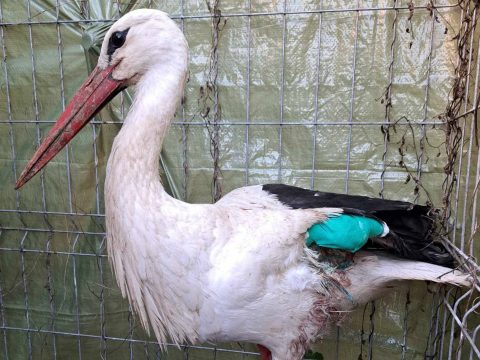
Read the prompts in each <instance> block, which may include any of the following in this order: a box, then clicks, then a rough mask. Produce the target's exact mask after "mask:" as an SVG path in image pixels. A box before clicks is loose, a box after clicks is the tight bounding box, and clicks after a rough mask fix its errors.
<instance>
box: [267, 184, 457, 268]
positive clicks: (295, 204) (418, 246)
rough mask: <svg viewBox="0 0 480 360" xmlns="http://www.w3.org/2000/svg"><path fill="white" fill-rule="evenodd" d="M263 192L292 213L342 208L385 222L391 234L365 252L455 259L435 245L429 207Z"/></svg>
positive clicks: (285, 190)
mask: <svg viewBox="0 0 480 360" xmlns="http://www.w3.org/2000/svg"><path fill="white" fill-rule="evenodd" d="M262 189H263V190H264V191H266V192H268V193H270V194H273V195H275V196H276V197H277V199H278V200H279V201H280V202H282V203H283V204H285V205H286V206H289V207H291V208H292V209H309V208H322V207H336V208H342V209H343V211H344V213H345V214H352V215H362V216H368V217H373V218H376V219H379V220H381V221H383V222H385V223H386V224H387V225H388V227H389V228H390V233H389V234H388V235H387V236H386V237H383V238H377V239H372V243H367V245H366V247H367V248H368V249H374V248H375V247H376V248H378V246H380V247H381V248H382V249H383V250H385V249H387V250H389V251H391V252H393V253H395V254H396V255H398V256H401V257H404V258H408V259H412V260H419V261H425V262H429V263H433V264H438V265H443V266H449V267H452V266H453V265H454V259H453V257H452V255H451V254H450V253H449V252H448V251H447V250H446V248H445V246H444V245H443V244H442V243H440V242H438V241H435V237H436V235H437V234H438V232H437V231H436V217H435V215H434V213H433V211H432V209H431V208H430V207H428V206H422V205H415V204H412V203H409V202H405V201H395V200H384V199H379V198H371V197H367V196H359V195H345V194H335V193H329V192H321V191H313V190H307V189H302V188H299V187H295V186H289V185H283V184H267V185H263V187H262Z"/></svg>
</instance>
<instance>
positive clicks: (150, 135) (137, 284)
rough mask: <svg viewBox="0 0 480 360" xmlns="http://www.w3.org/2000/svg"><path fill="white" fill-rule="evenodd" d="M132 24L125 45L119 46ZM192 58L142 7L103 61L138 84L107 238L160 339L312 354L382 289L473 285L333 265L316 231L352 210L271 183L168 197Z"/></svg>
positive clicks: (411, 269) (439, 276)
mask: <svg viewBox="0 0 480 360" xmlns="http://www.w3.org/2000/svg"><path fill="white" fill-rule="evenodd" d="M126 30H128V34H127V36H126V39H124V40H125V42H124V43H122V44H121V45H120V46H116V45H115V44H113V45H111V43H112V40H109V39H111V37H112V35H113V34H114V33H115V32H118V31H126ZM114 45H115V46H114ZM112 49H113V51H112ZM187 58H188V55H187V44H186V41H185V38H184V36H183V34H182V32H181V31H180V30H179V29H178V28H177V26H176V25H175V23H174V22H173V21H172V20H170V19H169V18H168V16H167V15H166V14H165V13H163V12H160V11H156V10H136V11H132V12H131V13H129V14H127V15H125V16H124V17H122V18H121V19H120V20H118V21H117V22H116V23H115V24H114V25H113V26H112V28H111V29H110V30H109V31H108V33H107V35H106V37H105V41H104V43H103V46H102V50H101V54H100V59H99V62H98V66H97V67H98V68H99V69H100V70H103V69H107V68H112V69H113V70H112V71H111V77H112V78H113V80H115V81H119V82H122V83H123V84H126V85H133V86H134V87H135V100H134V102H133V105H132V107H131V109H130V111H129V113H128V116H127V118H126V119H125V123H124V125H123V127H122V129H121V131H120V132H119V134H118V135H117V137H116V138H115V141H114V144H113V147H112V151H111V155H110V158H109V160H108V168H107V175H106V184H105V208H106V223H107V244H108V254H109V258H110V261H111V264H112V266H113V269H114V272H115V276H116V279H117V282H118V285H119V286H120V289H121V291H122V294H123V296H126V297H128V300H129V302H130V304H131V305H132V307H133V308H134V309H135V312H136V313H137V314H138V316H139V317H140V319H141V322H142V324H143V326H144V327H145V328H146V329H147V330H148V329H149V328H151V329H153V331H154V333H155V336H156V338H157V339H158V341H159V342H160V343H163V342H165V341H166V340H167V338H170V339H171V340H172V341H174V342H176V343H182V342H186V341H188V342H192V343H194V342H203V341H213V342H216V341H247V342H253V343H257V344H261V345H263V346H265V347H267V348H268V349H269V350H270V351H271V353H272V358H273V359H274V360H287V359H288V360H291V359H301V358H302V356H303V354H304V351H305V349H306V347H307V346H308V345H309V344H310V343H311V342H312V341H314V340H315V339H316V338H317V336H318V335H321V334H322V333H323V332H324V331H326V329H327V327H328V325H329V324H330V322H331V321H336V320H338V319H339V317H338V316H337V315H335V314H338V311H345V310H350V309H352V308H353V307H354V306H355V305H357V304H362V303H365V302H367V301H369V300H371V299H373V298H375V297H377V296H378V295H379V294H381V292H382V291H383V290H384V289H385V285H387V284H389V285H391V284H392V283H395V282H396V281H397V280H404V279H417V280H430V281H436V282H444V283H452V284H456V285H466V284H468V278H467V277H466V276H465V275H463V274H460V273H458V272H451V271H450V269H448V268H445V267H441V266H437V265H432V264H427V263H422V262H418V261H409V260H401V259H398V258H394V257H392V256H390V255H382V254H381V253H369V252H364V251H361V252H359V253H357V254H356V255H355V261H354V264H353V265H352V266H350V267H349V268H348V269H346V270H337V271H334V272H333V273H331V274H326V273H325V272H322V270H321V266H319V265H320V264H318V263H317V258H316V257H317V254H316V253H315V252H314V251H313V250H310V249H308V248H306V247H305V245H304V244H305V241H304V240H305V232H306V231H307V229H308V228H309V227H310V226H312V225H313V224H315V223H318V222H322V221H324V220H325V219H326V218H327V217H328V216H335V214H339V213H341V212H342V209H340V208H309V209H292V208H289V207H288V206H286V205H285V204H284V203H282V202H281V201H279V200H278V197H276V196H275V195H272V194H270V193H269V192H267V191H265V190H264V189H263V188H262V187H261V186H250V187H245V188H241V189H238V190H235V191H232V192H231V193H230V194H227V195H226V196H225V197H224V198H222V199H221V200H220V201H219V202H217V203H216V204H213V205H211V204H207V205H193V204H187V203H184V202H181V201H179V200H176V199H174V198H172V197H171V196H170V195H168V194H167V193H166V192H165V190H164V189H163V187H162V185H161V183H160V177H159V154H160V150H161V148H162V141H163V138H164V137H165V135H166V132H167V129H168V126H169V123H170V121H171V119H172V118H173V116H174V113H175V110H176V107H177V104H178V103H179V101H180V99H181V96H182V93H183V88H184V83H185V79H186V74H187ZM37 171H38V170H37ZM444 274H445V275H444ZM264 357H265V358H266V355H264Z"/></svg>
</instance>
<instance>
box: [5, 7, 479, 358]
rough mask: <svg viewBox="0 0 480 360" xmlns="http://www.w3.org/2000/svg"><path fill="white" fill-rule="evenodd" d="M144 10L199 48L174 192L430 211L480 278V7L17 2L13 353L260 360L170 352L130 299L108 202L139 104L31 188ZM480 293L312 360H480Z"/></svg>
mask: <svg viewBox="0 0 480 360" xmlns="http://www.w3.org/2000/svg"><path fill="white" fill-rule="evenodd" d="M138 7H152V8H158V9H162V10H164V11H167V12H168V13H169V14H171V16H172V18H174V19H175V20H176V21H177V22H178V24H179V26H180V27H181V28H182V30H183V31H184V33H185V35H186V37H187V40H188V42H189V46H190V54H191V55H190V63H191V64H190V76H189V77H190V78H189V82H188V84H187V88H186V90H185V100H184V102H183V103H182V106H181V107H180V109H179V110H178V113H177V116H176V119H175V121H174V122H173V126H172V129H171V131H170V133H169V136H168V138H167V140H166V142H167V143H166V144H165V150H164V152H163V154H162V157H161V162H162V167H163V174H162V176H163V182H164V184H165V185H166V187H167V188H168V189H169V190H170V192H171V193H172V194H174V196H176V197H178V198H181V199H184V200H187V201H189V202H208V201H213V200H215V199H218V198H220V197H221V195H222V194H225V193H226V192H227V191H229V190H231V189H233V188H236V187H239V186H243V185H249V184H257V183H267V182H277V181H278V182H285V183H289V184H294V185H298V186H303V187H306V188H316V189H322V190H327V191H336V192H345V193H358V194H363V195H371V196H382V197H385V198H393V199H401V200H409V201H415V202H421V203H425V202H431V203H433V204H434V205H435V206H436V207H439V208H441V209H442V212H443V215H444V221H445V224H446V226H447V227H448V230H449V232H448V234H447V236H448V238H449V239H450V241H451V242H450V244H451V249H452V251H454V252H455V253H456V254H457V256H458V258H459V260H460V262H461V263H462V264H463V269H464V270H468V271H471V272H476V271H478V269H479V268H478V265H477V264H476V263H475V259H476V258H478V255H479V251H480V248H479V246H478V240H477V238H478V236H477V235H476V231H477V226H478V224H477V217H478V216H477V197H478V194H477V191H478V184H479V183H480V166H479V162H480V153H479V152H478V146H477V138H476V133H477V128H476V117H477V107H478V101H479V100H478V99H479V96H478V88H479V83H478V80H479V73H480V72H479V67H480V60H479V55H478V53H477V49H479V48H480V46H479V41H480V40H479V36H478V29H477V26H476V24H477V18H478V16H479V14H478V10H477V4H476V2H474V1H461V2H458V3H457V2H456V1H439V0H437V1H416V2H415V3H414V2H412V1H395V0H394V1H360V0H358V1H355V2H351V1H329V2H315V1H312V2H309V1H300V2H298V1H297V2H293V1H292V2H290V1H280V2H269V1H251V0H249V1H244V2H241V3H240V2H237V1H222V2H219V1H209V2H197V1H187V0H182V1H113V2H110V1H100V0H98V1H60V0H56V1H53V0H43V1H40V0H38V1H36V0H25V1H24V2H14V1H9V0H0V41H1V44H2V72H3V79H2V82H1V85H2V86H1V93H0V94H1V99H2V100H1V104H0V114H1V117H0V133H1V136H2V140H1V141H0V153H1V156H0V158H1V159H0V164H1V165H0V168H1V173H0V179H1V184H2V188H1V189H0V337H1V338H2V339H1V340H0V354H2V357H4V358H5V359H17V358H18V359H22V358H53V359H57V358H59V359H62V358H65V357H66V356H69V357H74V358H78V359H81V358H89V357H93V358H98V357H101V358H113V359H121V358H129V359H132V358H165V357H167V358H169V359H170V358H172V359H176V358H183V359H185V358H191V359H237V358H238V359H240V358H241V359H248V358H256V357H258V354H257V353H256V349H255V348H254V347H252V346H250V345H244V344H221V345H218V347H217V346H213V345H210V344H206V345H203V346H187V345H186V346H184V347H182V348H181V349H180V350H178V349H177V348H176V347H174V346H169V352H168V354H162V353H161V352H160V348H159V347H158V345H157V344H156V342H155V341H154V339H153V338H152V337H148V336H147V335H146V334H145V333H144V332H143V330H142V329H141V327H140V325H139V323H138V322H137V321H136V319H135V316H134V315H133V314H132V312H131V310H130V308H129V306H128V303H127V302H126V301H125V300H123V299H121V296H120V293H119V290H118V289H117V287H116V284H115V281H114V280H113V277H112V273H111V271H110V268H109V266H108V261H107V259H106V255H105V229H104V210H103V206H104V205H103V195H102V194H103V178H104V173H105V166H106V158H107V156H108V152H109V148H110V145H111V141H112V139H113V137H114V136H115V134H116V133H117V131H118V129H119V127H120V126H121V123H122V119H123V118H124V116H125V114H126V112H127V111H128V106H129V104H130V101H131V97H130V94H129V93H128V92H124V93H123V94H122V95H121V96H119V98H117V99H116V101H115V102H114V104H113V105H112V106H110V107H109V108H108V109H106V110H104V111H102V112H101V113H100V114H99V115H98V116H97V117H96V119H95V120H94V121H93V122H92V123H91V125H89V128H87V129H85V130H84V131H83V133H82V137H80V139H78V140H76V141H74V142H73V143H71V144H70V145H69V146H68V147H67V149H66V150H65V151H64V152H63V155H62V157H60V158H59V159H57V160H56V161H55V163H53V164H51V165H49V167H48V168H47V169H46V170H44V171H42V173H41V174H40V176H39V177H38V178H36V179H33V180H32V184H30V185H29V188H28V189H27V190H22V191H16V192H15V191H14V190H13V184H14V183H15V180H16V179H17V178H18V175H19V171H20V170H21V169H22V168H23V167H24V165H25V163H26V161H27V160H28V158H29V156H30V155H31V154H32V153H33V150H34V149H35V147H36V146H38V144H39V142H40V139H41V137H42V134H44V133H45V131H46V130H47V129H48V128H49V127H50V126H51V125H52V124H53V123H54V122H55V119H56V118H55V116H56V115H58V113H59V112H61V110H62V109H63V108H64V107H65V104H66V101H68V99H69V98H70V97H71V95H72V94H73V91H75V89H76V88H77V87H78V85H79V84H80V82H81V81H82V79H83V78H84V76H85V75H86V74H87V71H88V70H89V69H91V68H92V65H94V64H95V60H96V56H97V55H98V46H99V44H101V41H102V35H103V34H104V33H105V30H106V29H107V28H108V27H109V26H110V25H111V23H112V22H113V21H114V19H116V18H118V17H119V16H120V15H121V14H122V13H124V12H127V11H129V10H131V9H133V8H138ZM479 290H480V288H479V285H478V284H477V285H476V286H475V287H474V288H472V289H470V290H468V291H459V290H458V289H450V288H448V289H444V290H443V291H440V292H438V291H431V289H430V288H427V287H425V286H424V285H423V284H417V285H411V286H410V287H409V288H407V289H405V290H403V291H399V292H396V293H395V294H393V295H392V296H390V297H389V298H387V299H386V300H384V301H377V302H375V303H371V304H369V305H367V306H366V307H365V308H364V309H359V310H358V311H357V312H356V313H354V314H353V320H352V321H350V322H349V323H347V325H345V326H344V327H342V328H337V329H335V330H334V331H333V332H332V333H331V334H330V335H329V336H328V337H326V338H325V339H323V341H322V342H320V343H319V344H316V345H315V346H314V348H313V352H312V353H310V354H307V356H311V357H312V358H315V357H314V356H317V358H318V356H323V358H325V359H330V358H337V359H351V358H362V359H363V358H368V359H371V358H381V359H382V358H401V359H417V358H429V359H430V358H431V359H433V358H435V359H457V358H458V359H460V358H462V359H463V358H465V359H474V358H480V350H479V347H480V346H479V342H480V340H479V339H480V334H479V332H480V330H479V329H480V321H479V317H478V312H479V310H480V302H479V301H478V291H479ZM315 353H316V354H315Z"/></svg>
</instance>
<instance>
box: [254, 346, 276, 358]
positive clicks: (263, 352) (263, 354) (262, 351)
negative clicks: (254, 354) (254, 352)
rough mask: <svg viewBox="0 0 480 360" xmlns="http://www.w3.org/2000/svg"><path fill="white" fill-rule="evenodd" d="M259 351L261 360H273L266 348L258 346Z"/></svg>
mask: <svg viewBox="0 0 480 360" xmlns="http://www.w3.org/2000/svg"><path fill="white" fill-rule="evenodd" d="M257 347H258V351H259V352H260V359H262V360H272V353H271V352H270V350H268V349H267V348H266V347H265V346H263V345H260V344H258V345H257Z"/></svg>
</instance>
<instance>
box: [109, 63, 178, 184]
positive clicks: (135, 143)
mask: <svg viewBox="0 0 480 360" xmlns="http://www.w3.org/2000/svg"><path fill="white" fill-rule="evenodd" d="M185 75H186V71H185V68H184V67H179V66H166V65H163V66H159V67H157V68H154V69H151V70H150V71H149V72H147V73H146V74H145V75H144V76H143V77H142V79H141V80H140V81H139V83H138V84H137V86H136V89H135V99H134V101H133V104H132V107H131V108H130V111H129V113H128V115H127V118H126V119H125V123H124V125H123V127H122V129H121V131H120V133H119V134H118V135H117V138H116V139H115V143H114V149H113V150H114V151H115V157H120V158H121V162H122V164H119V163H118V162H115V163H116V165H117V166H120V167H123V166H128V167H129V169H131V170H130V171H129V173H131V174H132V176H135V174H141V177H142V178H143V179H148V180H151V179H152V177H153V178H154V179H158V180H159V157H160V151H161V149H162V144H163V139H164V138H165V135H166V133H167V130H168V128H169V125H170V122H171V120H172V119H173V117H174V114H175V109H176V107H177V105H178V103H179V101H180V99H181V96H182V93H183V88H184V83H185V77H186V76H185ZM132 170H133V171H132ZM117 175H118V174H117Z"/></svg>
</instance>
